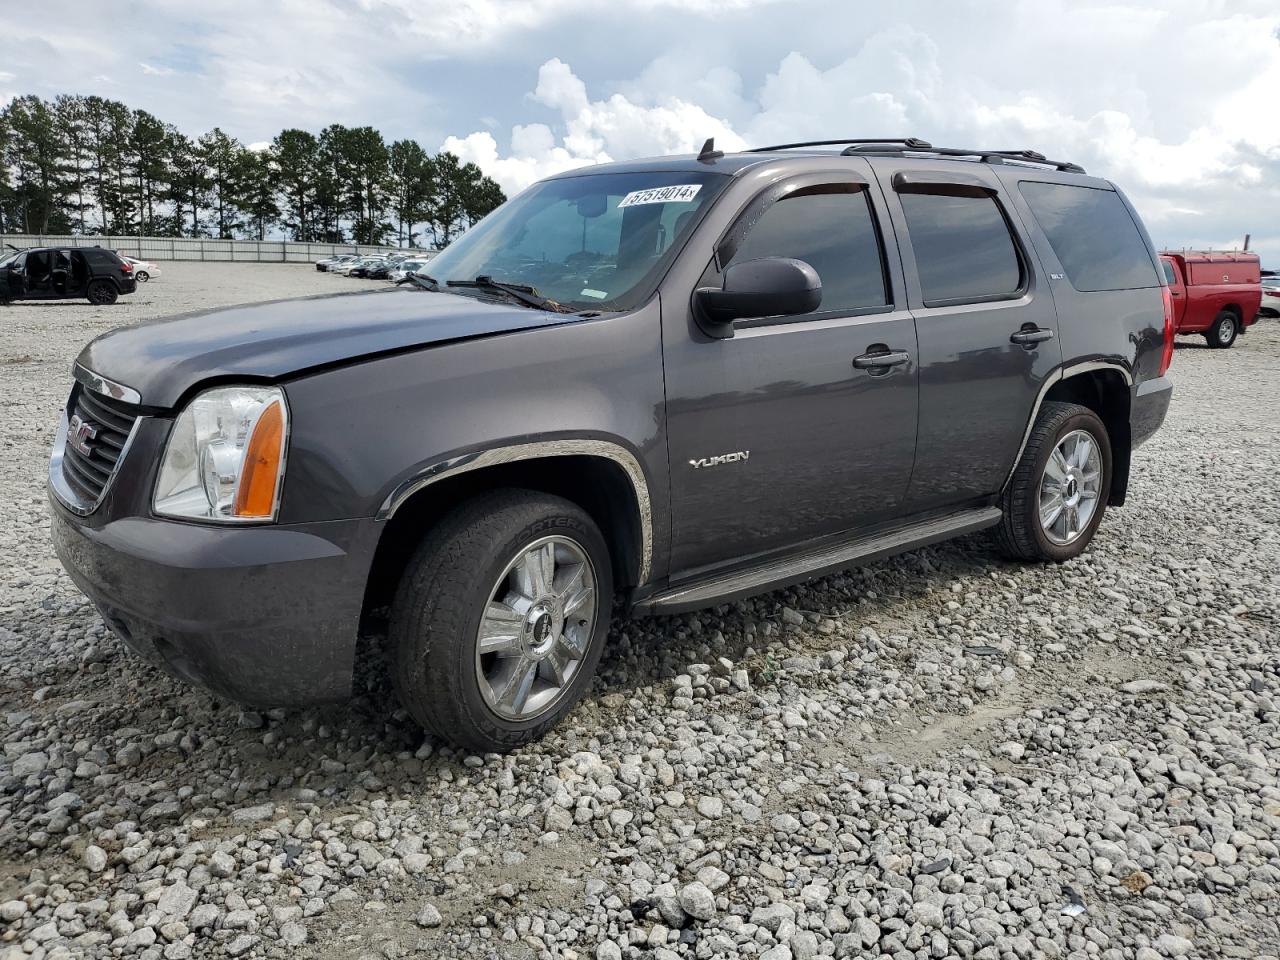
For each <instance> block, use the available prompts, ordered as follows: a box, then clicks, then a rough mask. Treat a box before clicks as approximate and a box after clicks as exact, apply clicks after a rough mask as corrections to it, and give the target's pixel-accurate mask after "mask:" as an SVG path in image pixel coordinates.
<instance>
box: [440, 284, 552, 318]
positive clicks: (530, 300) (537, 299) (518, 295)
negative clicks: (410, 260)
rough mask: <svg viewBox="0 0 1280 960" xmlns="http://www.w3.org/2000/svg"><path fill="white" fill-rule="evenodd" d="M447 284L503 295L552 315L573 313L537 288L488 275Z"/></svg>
mask: <svg viewBox="0 0 1280 960" xmlns="http://www.w3.org/2000/svg"><path fill="white" fill-rule="evenodd" d="M446 283H447V285H448V286H450V287H475V288H477V289H480V290H490V291H495V292H497V293H503V294H506V295H507V297H509V298H510V299H512V300H515V301H516V302H518V303H523V304H524V305H525V306H526V307H535V308H537V309H538V310H550V311H551V312H552V313H573V308H572V307H566V306H565V305H564V304H563V303H556V301H554V300H552V299H551V298H550V297H544V296H543V295H542V294H540V293H538V291H537V289H536V288H534V287H531V286H529V285H528V284H524V283H504V282H503V281H501V280H495V279H493V277H490V276H487V275H482V276H479V277H476V278H475V279H474V280H449V281H447V282H446Z"/></svg>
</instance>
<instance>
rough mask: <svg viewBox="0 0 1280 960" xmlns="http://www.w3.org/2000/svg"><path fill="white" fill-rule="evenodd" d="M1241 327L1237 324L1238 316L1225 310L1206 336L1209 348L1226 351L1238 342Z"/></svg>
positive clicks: (1215, 319) (1218, 316)
mask: <svg viewBox="0 0 1280 960" xmlns="http://www.w3.org/2000/svg"><path fill="white" fill-rule="evenodd" d="M1239 332H1240V325H1239V324H1238V323H1236V315H1235V314H1234V313H1232V312H1231V311H1230V310H1223V311H1222V312H1221V313H1219V314H1218V315H1217V316H1216V317H1215V318H1214V320H1213V326H1212V327H1210V328H1209V331H1208V332H1207V333H1206V334H1205V335H1204V336H1205V339H1206V340H1208V341H1209V346H1211V347H1213V348H1214V349H1217V350H1225V349H1226V348H1227V347H1229V346H1231V345H1232V344H1233V343H1235V342H1236V335H1237V334H1238V333H1239Z"/></svg>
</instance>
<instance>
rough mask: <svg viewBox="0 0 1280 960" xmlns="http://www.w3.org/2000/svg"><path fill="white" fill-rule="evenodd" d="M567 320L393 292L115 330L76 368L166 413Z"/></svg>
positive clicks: (452, 297)
mask: <svg viewBox="0 0 1280 960" xmlns="http://www.w3.org/2000/svg"><path fill="white" fill-rule="evenodd" d="M566 322H569V323H572V322H576V318H571V317H568V316H566V315H565V314H560V313H550V312H546V311H542V310H534V309H530V308H528V307H519V306H512V305H508V304H502V303H490V302H485V301H481V300H476V299H474V298H472V297H468V296H459V295H457V294H451V293H432V292H431V291H428V290H420V289H408V288H406V287H398V288H392V289H383V290H370V291H361V292H358V293H339V294H328V295H325V296H319V297H306V298H302V299H298V300H276V301H273V302H270V303H255V304H250V305H247V306H243V307H228V308H225V309H220V310H203V311H200V312H198V313H187V314H182V315H180V316H176V317H171V318H169V319H167V320H154V321H151V322H149V323H143V324H139V325H138V326H134V327H123V328H121V329H119V330H113V331H112V332H111V333H107V334H104V335H103V336H101V337H99V338H98V339H96V340H94V341H93V342H92V343H90V344H89V345H88V346H87V347H85V348H84V350H83V351H81V353H80V357H79V359H78V362H79V363H80V365H81V366H83V367H87V368H88V369H89V370H92V371H93V372H94V373H97V374H100V375H101V376H103V377H107V378H109V379H111V380H114V381H116V382H117V383H120V384H123V385H125V386H128V387H132V388H133V389H134V390H136V391H137V392H138V393H139V394H141V396H142V403H143V404H144V405H145V406H148V407H172V406H174V405H176V404H177V403H178V401H179V400H180V399H181V397H182V395H183V394H184V393H186V392H187V391H188V390H189V389H190V388H191V387H193V386H195V385H196V384H198V383H200V382H202V381H205V380H210V379H214V378H218V379H221V380H224V381H225V380H228V379H234V378H236V377H243V378H245V379H247V380H278V379H280V378H283V377H287V376H289V375H291V374H296V373H300V372H302V371H304V370H308V369H311V368H314V367H323V366H328V365H332V364H337V363H343V362H346V361H351V360H358V359H360V358H362V357H368V356H372V355H374V354H379V353H390V352H394V351H398V350H407V349H412V348H414V347H423V346H428V345H430V344H438V343H447V342H449V341H456V340H467V339H471V338H474V337H486V336H493V335H494V334H500V333H510V332H513V331H516V330H528V329H531V328H533V327H546V326H555V325H558V324H562V323H566Z"/></svg>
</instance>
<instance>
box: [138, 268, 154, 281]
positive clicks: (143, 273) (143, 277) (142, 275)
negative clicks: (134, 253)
mask: <svg viewBox="0 0 1280 960" xmlns="http://www.w3.org/2000/svg"><path fill="white" fill-rule="evenodd" d="M134 277H135V278H136V279H137V281H138V282H139V283H146V282H147V281H148V280H150V279H151V274H149V273H147V271H145V270H139V271H138V272H137V273H135V274H134Z"/></svg>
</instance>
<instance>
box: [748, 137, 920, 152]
mask: <svg viewBox="0 0 1280 960" xmlns="http://www.w3.org/2000/svg"><path fill="white" fill-rule="evenodd" d="M845 144H849V145H851V146H872V145H874V146H882V147H889V148H890V149H892V146H891V145H892V144H900V145H901V147H902V148H905V149H909V150H932V149H933V145H932V144H931V143H929V141H927V140H921V139H920V138H919V137H906V138H905V139H904V138H900V137H877V138H875V139H872V140H806V141H804V142H803V143H778V144H774V145H773V146H772V147H753V148H751V149H750V150H747V151H746V152H747V153H773V152H774V151H775V150H798V149H800V148H801V147H840V146H844V145H845Z"/></svg>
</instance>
